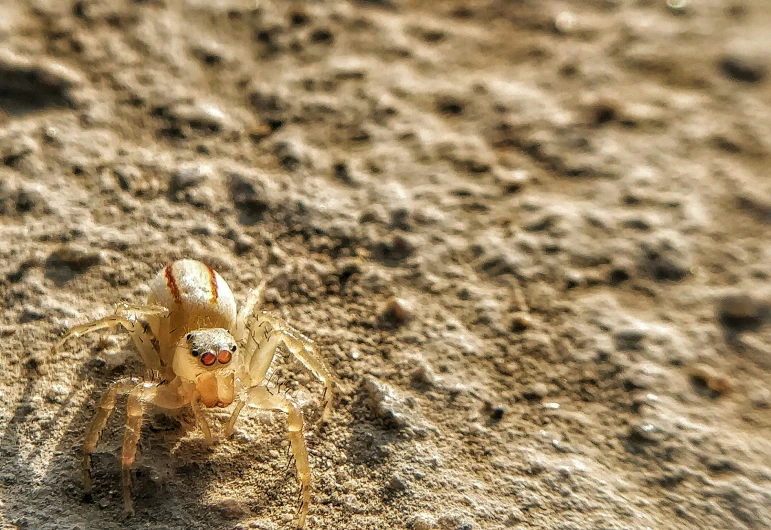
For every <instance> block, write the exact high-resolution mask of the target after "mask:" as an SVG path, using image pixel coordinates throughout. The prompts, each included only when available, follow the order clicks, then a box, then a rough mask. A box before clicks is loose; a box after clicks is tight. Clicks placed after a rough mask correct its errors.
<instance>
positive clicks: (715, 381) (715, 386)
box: [689, 363, 733, 397]
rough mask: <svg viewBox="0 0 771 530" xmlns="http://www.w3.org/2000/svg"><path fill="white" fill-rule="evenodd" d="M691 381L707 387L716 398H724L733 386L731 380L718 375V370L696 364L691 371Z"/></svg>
mask: <svg viewBox="0 0 771 530" xmlns="http://www.w3.org/2000/svg"><path fill="white" fill-rule="evenodd" d="M689 373H690V376H691V380H692V381H694V383H696V384H697V385H699V386H701V387H705V388H706V389H708V390H710V391H711V392H712V393H713V394H714V396H715V397H717V396H723V395H725V394H729V393H730V392H731V388H732V386H733V385H732V384H731V380H730V379H729V378H728V377H726V376H725V375H722V374H720V373H718V371H717V370H715V369H714V368H712V367H711V366H709V365H706V364H702V363H699V364H696V365H694V366H692V367H691V369H690V371H689Z"/></svg>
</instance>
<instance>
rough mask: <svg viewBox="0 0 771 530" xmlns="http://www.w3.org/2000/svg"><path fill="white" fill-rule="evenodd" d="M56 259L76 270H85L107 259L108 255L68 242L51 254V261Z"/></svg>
mask: <svg viewBox="0 0 771 530" xmlns="http://www.w3.org/2000/svg"><path fill="white" fill-rule="evenodd" d="M51 261H55V262H58V263H60V264H63V265H66V266H67V267H69V268H70V269H72V270H75V271H84V270H86V269H88V268H89V267H93V266H94V265H98V264H102V263H104V262H105V261H106V256H105V255H104V254H103V253H101V252H99V251H95V250H92V249H89V248H88V247H85V246H83V245H79V244H76V243H68V244H66V245H63V246H61V247H59V248H58V249H57V250H55V251H54V252H53V253H52V254H51V255H50V256H49V262H51Z"/></svg>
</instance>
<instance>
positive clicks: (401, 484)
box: [388, 473, 409, 491]
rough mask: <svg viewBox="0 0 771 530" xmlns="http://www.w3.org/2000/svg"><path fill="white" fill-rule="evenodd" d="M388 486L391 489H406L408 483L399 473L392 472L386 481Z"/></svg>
mask: <svg viewBox="0 0 771 530" xmlns="http://www.w3.org/2000/svg"><path fill="white" fill-rule="evenodd" d="M388 487H389V488H390V489H391V490H393V491H406V490H407V489H408V488H409V483H408V482H407V481H406V480H405V479H404V478H403V477H402V476H401V475H399V474H398V473H394V474H393V475H392V476H391V480H389V481H388Z"/></svg>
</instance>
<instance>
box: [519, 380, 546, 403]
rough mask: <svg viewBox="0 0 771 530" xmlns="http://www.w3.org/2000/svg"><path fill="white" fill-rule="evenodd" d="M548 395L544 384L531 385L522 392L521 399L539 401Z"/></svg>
mask: <svg viewBox="0 0 771 530" xmlns="http://www.w3.org/2000/svg"><path fill="white" fill-rule="evenodd" d="M547 395H549V387H547V386H546V384H545V383H533V384H532V385H530V386H529V387H528V388H527V389H525V391H524V392H522V397H524V398H525V399H529V400H533V401H535V400H541V399H543V398H545V397H546V396H547Z"/></svg>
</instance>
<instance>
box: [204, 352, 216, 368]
mask: <svg viewBox="0 0 771 530" xmlns="http://www.w3.org/2000/svg"><path fill="white" fill-rule="evenodd" d="M216 362H217V356H216V355H214V354H213V353H212V352H210V351H207V352H206V353H204V354H203V355H201V363H202V364H203V365H204V366H211V365H213V364H214V363H216Z"/></svg>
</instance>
